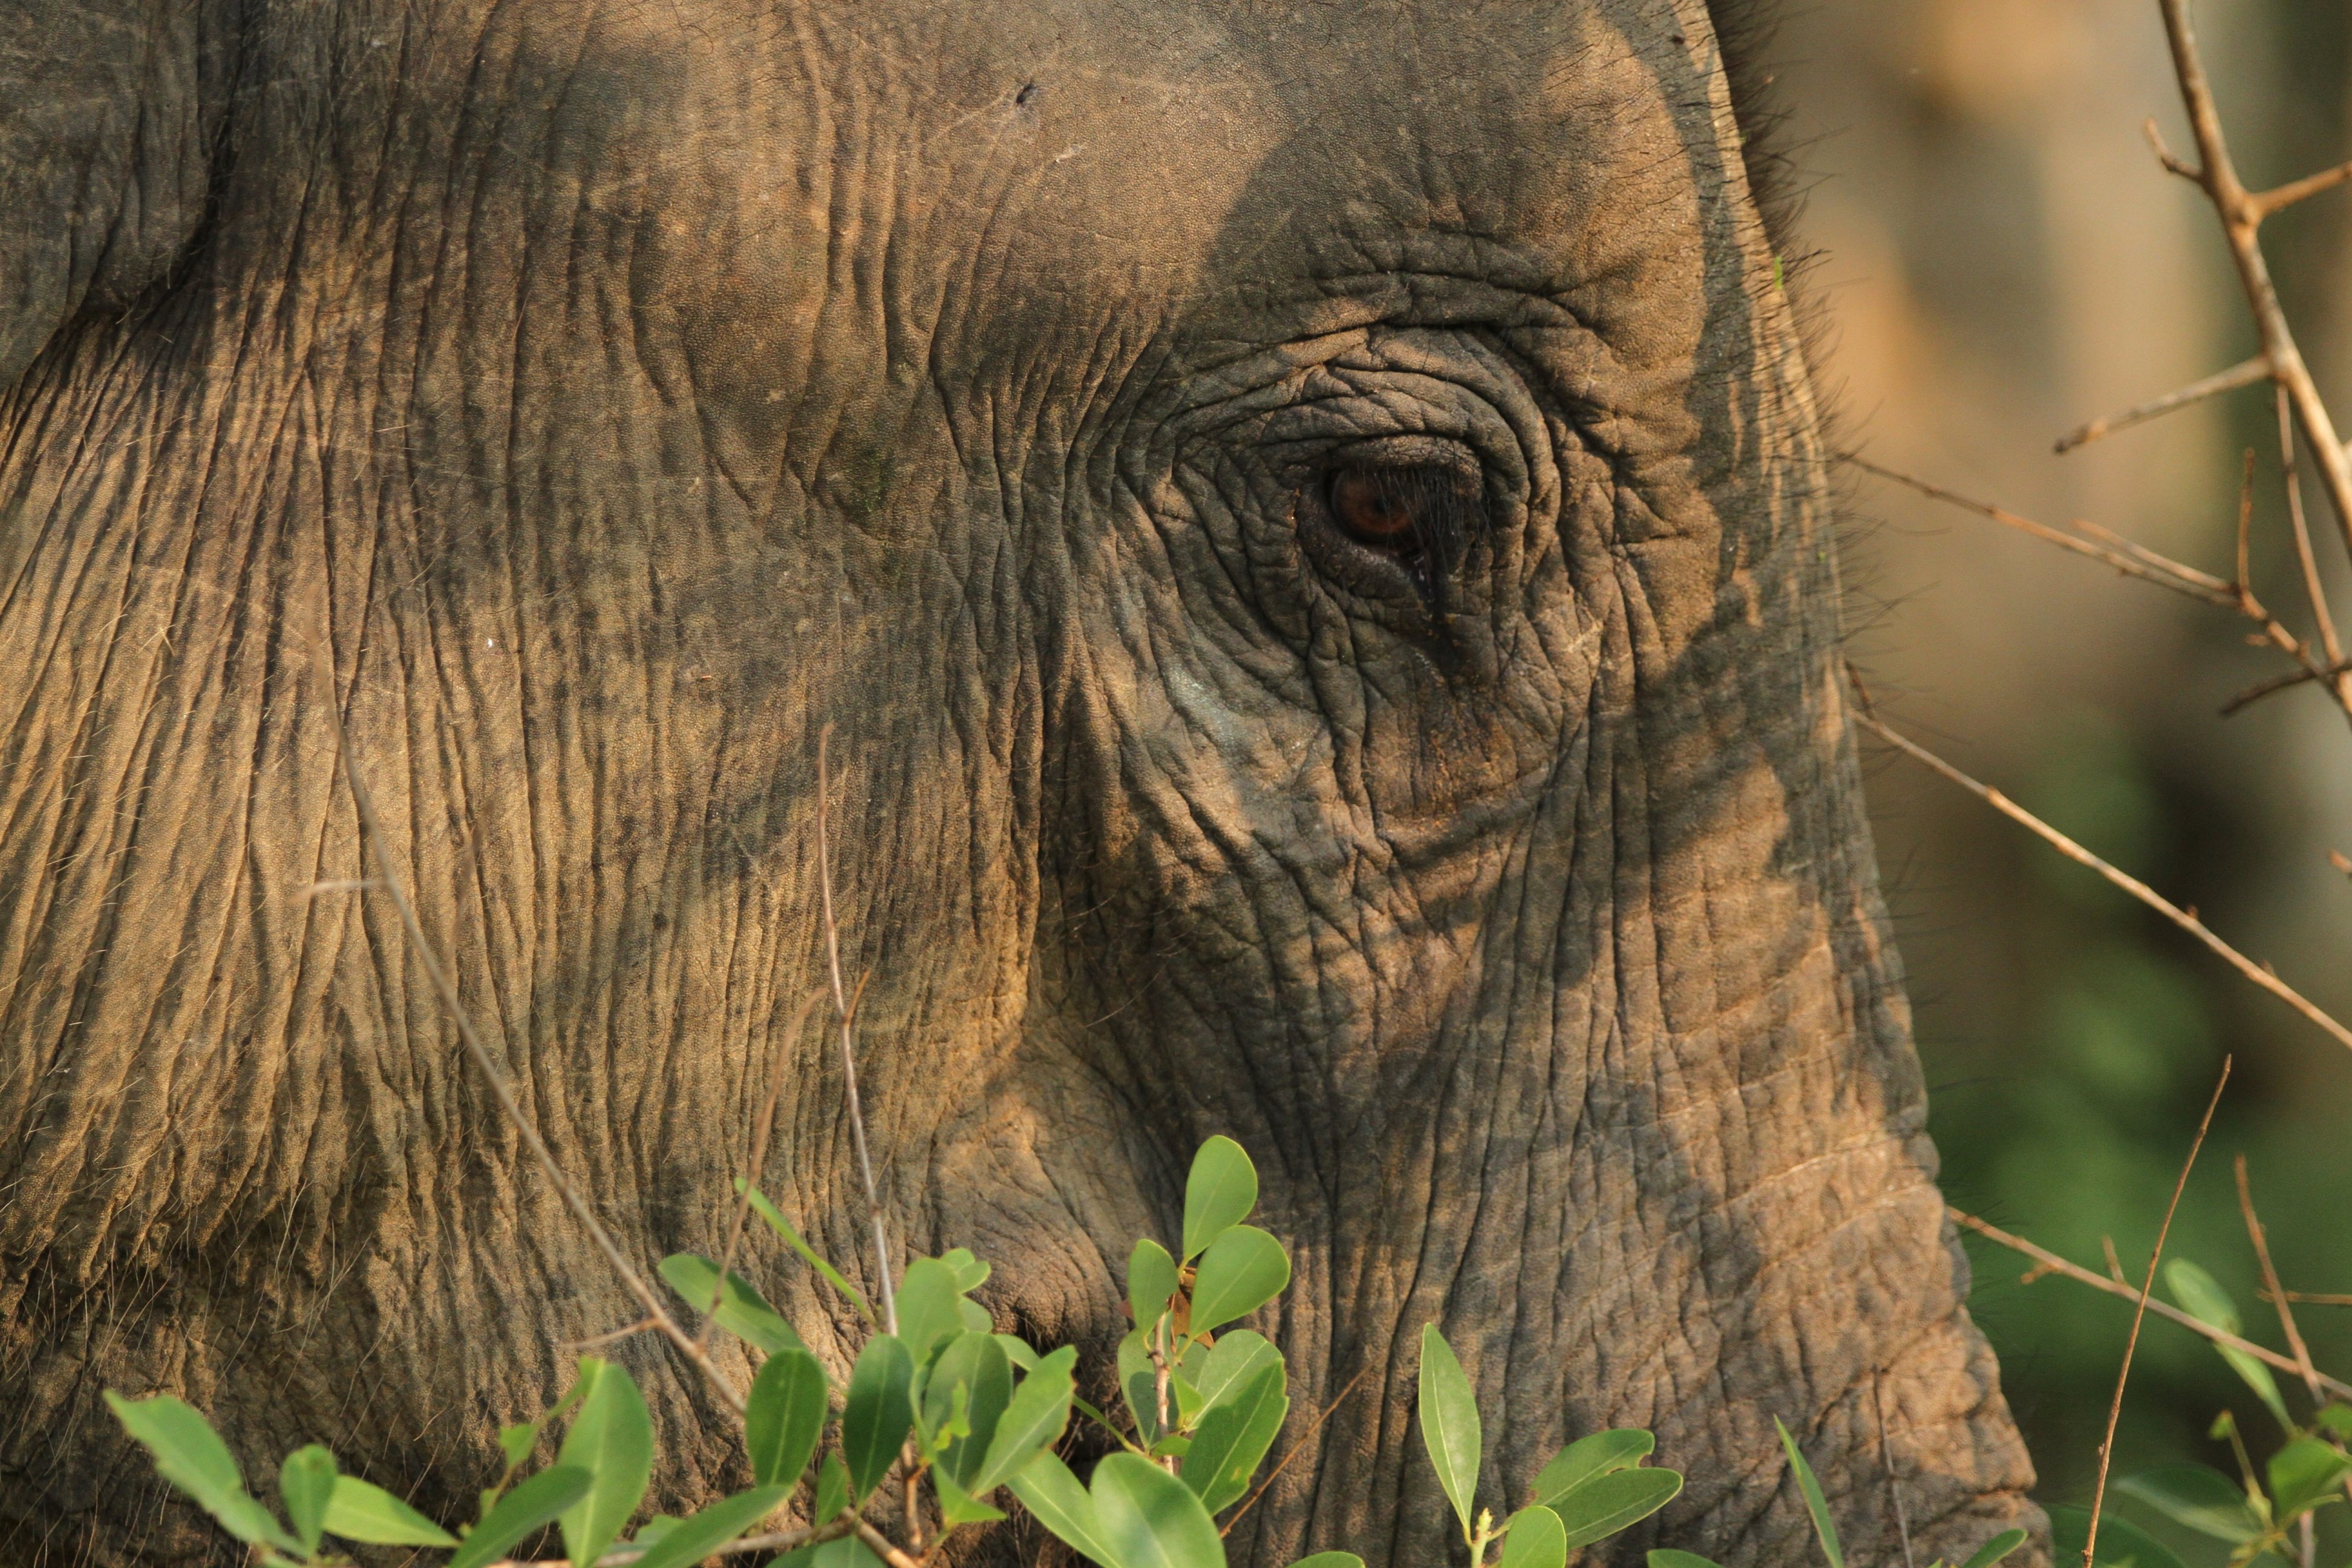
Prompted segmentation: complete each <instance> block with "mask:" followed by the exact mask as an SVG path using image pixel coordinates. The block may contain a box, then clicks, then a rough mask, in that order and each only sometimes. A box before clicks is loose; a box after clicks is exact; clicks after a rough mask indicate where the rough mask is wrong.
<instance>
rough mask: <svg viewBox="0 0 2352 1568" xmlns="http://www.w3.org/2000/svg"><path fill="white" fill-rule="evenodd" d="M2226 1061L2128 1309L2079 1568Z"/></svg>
mask: <svg viewBox="0 0 2352 1568" xmlns="http://www.w3.org/2000/svg"><path fill="white" fill-rule="evenodd" d="M2229 1083H2230V1058H2227V1057H2223V1058H2221V1077H2220V1078H2218V1079H2215V1080H2214V1082H2213V1098H2212V1099H2210V1100H2207V1101H2206V1102H2205V1115H2204V1117H2203V1118H2202V1119H2201V1120H2200V1121H2199V1122H2198V1123H2197V1136H2196V1137H2195V1138H2193V1139H2191V1140H2190V1141H2189V1157H2188V1158H2187V1159H2185V1160H2183V1161H2181V1162H2180V1174H2179V1177H2177V1178H2176V1179H2175V1180H2174V1181H2173V1184H2172V1201H2171V1202H2170V1203H2168V1204H2167V1205H2164V1223H2163V1224H2162V1225H2160V1226H2157V1227H2156V1246H2155V1247H2153V1248H2151V1249H2150V1250H2149V1252H2148V1255H2147V1279H2143V1280H2141V1281H2140V1287H2139V1300H2137V1302H2136V1303H2134V1305H2133V1307H2132V1321H2131V1334H2130V1336H2129V1337H2128V1338H2126V1340H2125V1341H2124V1359H2123V1363H2122V1364H2121V1365H2120V1366H2118V1367H2116V1396H2115V1398H2114V1399H2113V1400H2112V1401H2110V1402H2109V1403H2108V1405H2107V1435H2106V1436H2105V1437H2103V1438H2101V1439H2100V1441H2099V1481H2098V1485H2097V1486H2096V1487H2095V1489H2093V1490H2092V1492H2091V1524H2090V1528H2089V1530H2088V1531H2085V1532H2084V1537H2083V1568H2092V1563H2093V1562H2094V1561H2095V1559H2094V1558H2093V1557H2092V1555H2091V1553H2092V1551H2093V1549H2094V1548H2095V1547H2096V1546H2097V1545H2098V1543H2099V1509H2100V1507H2101V1505H2102V1504H2104V1503H2105V1501H2106V1499H2107V1461H2108V1460H2110V1459H2111V1458H2114V1457H2115V1450H2116V1422H2118V1421H2120V1420H2122V1419H2123V1414H2124V1384H2126V1383H2128V1382H2129V1381H2131V1363H2132V1352H2134V1351H2136V1350H2137V1349H2139V1326H2140V1324H2141V1322H2142V1321H2145V1320H2146V1319H2147V1299H2148V1297H2149V1296H2150V1295H2152V1294H2153V1293H2154V1292H2155V1290H2156V1266H2157V1263H2158V1260H2159V1259H2161V1258H2163V1257H2164V1238H2165V1237H2168V1236H2170V1235H2171V1234H2172V1216H2173V1215H2175V1214H2176V1213H2178V1212H2179V1208H2180V1194H2182V1193H2184V1192H2187V1191H2188V1190H2189V1171H2190V1170H2192V1169H2193V1168H2194V1167H2195V1166H2196V1164H2197V1152H2198V1151H2199V1150H2200V1149H2202V1148H2204V1147H2205V1134H2206V1131H2208V1130H2209V1129H2210V1128H2211V1127H2212V1125H2213V1112H2214V1111H2215V1110H2219V1109H2220V1108H2221V1091H2222V1090H2223V1089H2226V1088H2228V1087H2229Z"/></svg>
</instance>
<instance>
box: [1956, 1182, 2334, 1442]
mask: <svg viewBox="0 0 2352 1568" xmlns="http://www.w3.org/2000/svg"><path fill="white" fill-rule="evenodd" d="M1945 1212H1946V1213H1947V1214H1948V1215H1951V1216H1952V1220H1953V1223H1954V1224H1957V1225H1962V1226H1967V1227H1968V1228H1969V1229H1970V1230H1972V1231H1975V1232H1976V1233H1977V1234H1978V1235H1979V1236H1981V1237H1984V1238H1985V1239H1986V1240H1988V1241H1994V1242H1998V1243H2000V1245H2001V1246H2003V1247H2008V1248H2009V1249H2010V1250H2011V1252H2015V1253H2019V1254H2021V1255H2022V1256H2024V1257H2027V1258H2032V1259H2033V1262H2034V1268H2033V1269H2032V1276H2031V1277H2032V1278H2034V1279H2039V1278H2041V1277H2042V1276H2043V1275H2048V1274H2063V1275H2064V1276H2065V1277H2066V1278H2067V1279H2072V1280H2074V1281H2075V1282H2076V1283H2078V1284H2083V1285H2088V1286H2089V1287H2090V1288H2091V1289H2094V1290H2104V1291H2105V1292H2106V1293H2107V1294H2108V1295H2110V1296H2116V1297H2120V1298H2122V1299H2123V1300H2126V1301H2131V1300H2137V1299H2138V1297H2139V1292H2138V1291H2137V1289H2134V1288H2133V1287H2132V1286H2130V1285H2129V1284H2127V1283H2126V1282H2124V1281H2122V1280H2118V1279H2108V1278H2107V1277H2106V1276H2105V1275H2104V1274H2098V1273H2095V1272H2093V1271H2092V1270H2090V1269H2088V1268H2084V1267H2083V1266H2082V1265H2081V1264H2079V1263H2075V1262H2074V1261H2072V1260H2071V1259H2068V1258H2061V1257H2059V1256H2058V1254H2056V1253H2054V1252H2053V1251H2051V1250H2050V1249H2049V1248H2048V1247H2036V1246H2035V1245H2034V1244H2033V1243H2032V1242H2030V1241H2028V1240H2026V1239H2025V1238H2024V1237H2021V1236H2012V1235H2011V1234H2010V1233H2009V1232H2008V1231H2005V1230H2003V1229H2001V1228H2000V1226H1997V1225H1994V1224H1993V1223H1991V1222H1990V1220H1981V1219H1979V1218H1978V1217H1977V1216H1976V1215H1972V1214H1969V1213H1968V1212H1967V1211H1966V1210H1963V1209H1956V1208H1951V1207H1949V1206H1947V1207H1946V1209H1945ZM2299 1299H2300V1300H2309V1299H2310V1298H2308V1297H2303V1298H2299ZM2346 1300H2347V1305H2352V1298H2347V1299H2346ZM2147 1310H2149V1311H2151V1312H2154V1313H2155V1314H2156V1315H2157V1316H2158V1317H2159V1318H2169V1319H2171V1320H2172V1321H2174V1322H2176V1323H2179V1325H2180V1326H2181V1327H2182V1328H2184V1329H2188V1330H2189V1331H2192V1332H2195V1333H2199V1334H2202V1335H2204V1336H2205V1338H2207V1339H2209V1340H2210V1341H2212V1342H2214V1343H2215V1344H2217V1345H2227V1346H2229V1347H2230V1348H2231V1350H2234V1351H2243V1352H2246V1353H2247V1354H2248V1355H2250V1356H2252V1357H2253V1358H2254V1359H2255V1360H2256V1361H2258V1362H2262V1363H2264V1364H2266V1365H2269V1366H2273V1367H2276V1368H2277V1369H2278V1370H2279V1371H2281V1372H2284V1373H2288V1374H2290V1375H2291V1376H2294V1377H2301V1376H2302V1375H2303V1369H2302V1368H2301V1367H2299V1366H2297V1365H2295V1363H2294V1362H2293V1361H2292V1360H2290V1359H2289V1358H2288V1357H2286V1356H2283V1355H2281V1354H2279V1352H2276V1351H2274V1350H2272V1349H2270V1348H2269V1347H2268V1346H2266V1345H2258V1344H2256V1343H2255V1342H2253V1341H2252V1340H2250V1339H2246V1338H2243V1337H2242V1336H2241V1335H2238V1334H2233V1333H2231V1332H2230V1331H2228V1330H2227V1329H2217V1328H2215V1327H2214V1326H2213V1325H2212V1324H2210V1323H2209V1322H2206V1321H2204V1320H2203V1319H2201V1318H2192V1317H2190V1316H2189V1314H2188V1313H2186V1312H2184V1311H2182V1310H2180V1309H2179V1308H2178V1307H2175V1306H2172V1305H2170V1304H2168V1303H2167V1302H2164V1301H2160V1300H2154V1299H2151V1300H2149V1301H2148V1304H2147ZM2318 1377H2319V1386H2320V1387H2322V1388H2324V1389H2326V1391H2327V1393H2328V1394H2329V1396H2330V1397H2332V1398H2336V1399H2352V1383H2339V1382H2337V1381H2336V1379H2335V1378H2332V1377H2330V1376H2328V1375H2327V1374H2326V1373H2324V1372H2323V1373H2319V1374H2318Z"/></svg>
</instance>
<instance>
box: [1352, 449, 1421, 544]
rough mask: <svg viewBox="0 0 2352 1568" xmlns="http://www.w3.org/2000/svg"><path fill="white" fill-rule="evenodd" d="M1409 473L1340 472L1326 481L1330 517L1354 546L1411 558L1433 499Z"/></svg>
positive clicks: (1388, 470)
mask: <svg viewBox="0 0 2352 1568" xmlns="http://www.w3.org/2000/svg"><path fill="white" fill-rule="evenodd" d="M1415 477H1416V476H1415V473H1414V470H1412V469H1404V470H1402V471H1400V470H1398V469H1394V468H1343V469H1341V470H1340V471H1339V473H1337V474H1335V475H1333V476H1332V479H1331V519H1332V521H1334V522H1337V523H1338V524H1339V527H1340V528H1341V529H1342V530H1343V531H1345V532H1346V533H1347V535H1348V537H1349V538H1350V539H1353V540H1354V541H1356V542H1357V543H1359V544H1368V545H1370V546H1371V547H1372V548H1373V549H1375V550H1386V551H1391V552H1395V553H1397V554H1400V555H1404V554H1411V553H1412V552H1415V551H1417V550H1418V549H1419V548H1420V545H1421V542H1422V540H1423V537H1424V536H1425V535H1426V533H1427V523H1426V520H1425V519H1424V517H1423V513H1424V512H1425V511H1426V510H1427V509H1428V503H1429V501H1430V500H1433V499H1434V498H1433V497H1432V496H1430V495H1429V494H1428V493H1427V492H1428V490H1429V489H1430V487H1429V486H1428V485H1427V484H1425V483H1421V484H1416V483H1415V482H1413V481H1414V479H1415Z"/></svg>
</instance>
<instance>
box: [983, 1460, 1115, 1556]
mask: <svg viewBox="0 0 2352 1568" xmlns="http://www.w3.org/2000/svg"><path fill="white" fill-rule="evenodd" d="M1004 1484H1005V1486H1006V1488H1007V1489H1009V1490H1010V1491H1011V1492H1012V1493H1013V1496H1014V1497H1017V1498H1019V1499H1020V1500H1021V1506H1022V1507H1024V1508H1025V1509H1027V1510H1029V1512H1030V1513H1031V1515H1032V1516H1034V1518H1035V1519H1036V1521H1037V1522H1038V1523H1039V1524H1042V1525H1044V1526H1045V1529H1046V1530H1047V1531H1049V1532H1051V1533H1052V1535H1053V1536H1054V1538H1055V1540H1056V1541H1059V1542H1061V1543H1062V1544H1063V1545H1065V1546H1067V1547H1069V1548H1070V1549H1071V1550H1072V1551H1074V1552H1079V1553H1081V1554H1083V1555H1084V1556H1086V1557H1087V1558H1089V1559H1091V1560H1092V1561H1093V1562H1095V1563H1098V1564H1100V1565H1101V1568H1125V1565H1124V1564H1122V1563H1120V1562H1119V1561H1118V1558H1117V1557H1115V1556H1114V1555H1112V1552H1111V1549H1110V1547H1109V1545H1108V1543H1106V1542H1105V1541H1104V1540H1103V1533H1102V1524H1101V1521H1099V1520H1097V1518H1096V1517H1095V1500H1094V1499H1093V1498H1091V1497H1089V1496H1087V1489H1086V1488H1085V1487H1083V1486H1081V1485H1079V1484H1078V1478H1077V1477H1076V1476H1074V1475H1072V1474H1071V1473H1070V1467H1069V1466H1067V1465H1066V1464H1064V1463H1063V1462H1062V1457H1061V1456H1060V1455H1059V1454H1056V1453H1055V1452H1054V1451H1053V1450H1052V1449H1050V1448H1049V1449H1047V1450H1046V1451H1045V1452H1044V1453H1042V1454H1040V1455H1038V1456H1037V1457H1036V1458H1034V1459H1032V1460H1030V1461H1029V1462H1028V1463H1027V1464H1026V1465H1024V1466H1023V1467H1022V1468H1020V1470H1019V1471H1018V1472H1017V1473H1015V1474H1014V1475H1013V1477H1012V1479H1009V1480H1007V1481H1006V1482H1005V1483H1004Z"/></svg>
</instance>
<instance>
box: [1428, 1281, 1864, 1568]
mask: <svg viewBox="0 0 2352 1568" xmlns="http://www.w3.org/2000/svg"><path fill="white" fill-rule="evenodd" d="M1421 1440H1422V1442H1423V1444H1425V1445H1426V1446H1427V1447H1428V1448H1429V1462H1430V1464H1431V1466H1432V1467H1433V1468H1435V1469H1436V1471H1437V1484H1438V1485H1439V1486H1441V1487H1444V1489H1445V1500H1446V1501H1448V1502H1450V1503H1452V1504H1453V1505H1454V1517H1455V1518H1456V1519H1459V1520H1460V1521H1462V1538H1463V1539H1464V1540H1465V1541H1467V1540H1469V1539H1470V1538H1471V1535H1470V1514H1471V1510H1472V1509H1473V1508H1474V1507H1475V1505H1476V1503H1477V1500H1478V1454H1479V1446H1480V1443H1481V1441H1482V1436H1481V1434H1480V1432H1479V1428H1478V1396H1477V1395H1476V1394H1474V1393H1472V1392H1471V1389H1470V1380H1469V1378H1467V1377H1466V1376H1465V1375H1464V1374H1463V1372H1462V1363H1460V1362H1459V1361H1457V1360H1455V1359H1454V1347H1453V1346H1451V1345H1449V1344H1447V1343H1446V1342H1445V1336H1444V1334H1441V1333H1439V1332H1438V1331H1437V1325H1436V1324H1435V1323H1431V1324H1429V1325H1427V1326H1426V1327H1424V1328H1423V1330H1422V1331H1421ZM1841 1568H1843V1565H1841Z"/></svg>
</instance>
